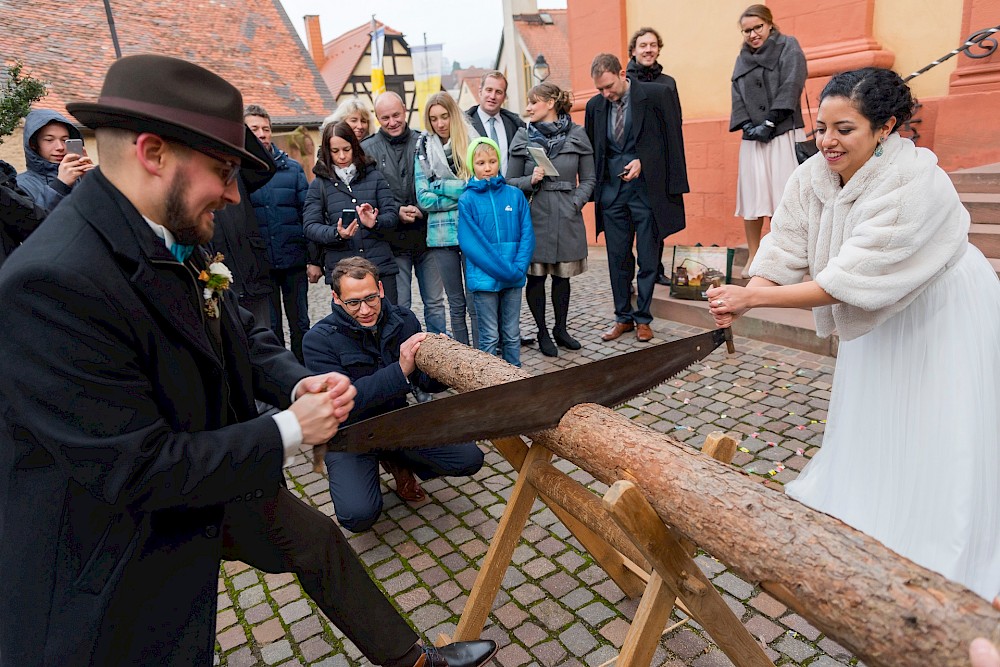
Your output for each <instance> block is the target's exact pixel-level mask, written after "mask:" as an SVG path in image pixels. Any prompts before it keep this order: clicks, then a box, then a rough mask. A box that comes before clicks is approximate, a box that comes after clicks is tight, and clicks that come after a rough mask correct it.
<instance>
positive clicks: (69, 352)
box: [0, 170, 308, 667]
mask: <svg viewBox="0 0 1000 667" xmlns="http://www.w3.org/2000/svg"><path fill="white" fill-rule="evenodd" d="M49 222H50V223H51V224H46V225H42V226H41V227H40V228H39V229H38V230H37V231H36V232H35V233H34V234H33V235H32V236H31V237H30V238H29V239H28V241H27V242H26V243H25V244H24V245H23V246H22V247H21V248H19V249H18V251H17V252H16V253H15V254H14V255H13V256H12V257H11V258H10V259H9V260H8V261H7V263H6V264H5V265H4V267H3V271H0V299H2V303H3V304H4V308H3V309H0V326H3V330H4V332H5V335H4V336H3V337H0V398H2V401H3V412H2V418H0V569H2V571H3V572H5V573H6V575H5V576H6V582H7V585H6V587H5V592H4V595H3V596H0V647H2V654H0V664H2V665H4V666H7V665H18V666H19V667H22V666H25V665H27V666H32V665H64V666H65V665H87V664H103V665H110V664H157V665H192V664H210V661H211V657H212V650H213V646H214V641H215V611H216V595H217V594H216V586H217V581H218V569H219V563H220V554H221V549H222V535H221V526H222V522H223V516H224V511H225V505H226V503H229V502H235V501H237V500H239V499H241V498H243V497H244V496H246V495H248V494H249V496H250V497H255V496H256V497H262V496H264V495H265V494H274V493H276V492H277V489H278V488H279V485H280V484H282V483H283V477H282V471H281V466H282V458H283V452H282V444H281V436H280V433H279V431H278V428H277V426H276V424H275V422H274V420H273V419H272V418H271V417H257V416H256V415H257V412H256V409H255V408H254V402H253V399H254V397H255V396H256V397H259V398H261V399H263V400H267V401H269V402H271V403H273V404H275V405H278V406H287V405H288V404H289V401H290V392H291V391H292V388H293V387H294V386H295V383H296V382H298V381H299V380H300V379H302V378H303V377H305V376H307V375H308V372H307V371H306V370H305V368H303V367H302V366H300V365H299V364H297V363H296V362H295V361H294V357H292V355H291V353H289V352H287V351H286V350H284V349H283V348H281V347H279V346H278V345H277V342H276V340H275V339H274V336H273V334H272V333H271V332H270V331H268V330H266V329H263V328H259V327H253V326H252V317H251V316H250V314H249V313H248V312H247V311H245V310H240V309H239V308H238V307H237V305H236V300H235V296H234V294H233V291H232V290H229V291H227V292H226V293H225V299H224V300H223V303H222V313H221V317H220V319H219V320H218V325H219V338H220V339H221V346H219V345H217V344H215V343H213V341H212V339H211V338H210V334H209V333H208V332H209V329H208V327H207V326H206V324H205V320H204V315H203V303H202V299H201V294H200V293H201V286H200V284H199V283H197V281H196V280H195V277H194V274H193V273H192V272H191V271H189V270H188V269H187V268H186V267H184V266H182V265H181V264H179V263H178V262H176V261H175V260H174V259H173V256H172V255H171V254H170V253H169V252H168V251H167V249H166V247H165V246H164V244H163V242H162V241H161V240H160V239H158V238H157V237H156V236H155V234H154V233H153V232H152V230H151V229H150V228H149V226H148V225H147V224H146V222H145V221H144V220H143V219H142V217H141V216H140V215H139V213H138V212H137V211H136V209H135V208H134V207H133V206H132V204H131V203H130V202H129V201H128V200H127V199H126V198H125V197H124V196H123V195H122V194H121V193H120V192H119V191H118V190H117V189H116V188H115V187H114V186H113V185H112V184H111V183H110V182H109V181H108V180H107V179H106V178H105V177H104V176H103V174H101V172H100V170H95V171H94V172H91V174H89V175H88V177H87V178H86V179H84V180H83V182H82V183H81V184H80V185H79V187H77V188H75V190H74V192H73V194H72V195H70V196H69V197H67V198H66V199H65V200H64V201H63V202H62V204H61V205H60V206H59V207H58V209H57V210H56V211H54V212H53V213H52V214H51V215H50V216H49ZM196 252H197V251H196Z"/></svg>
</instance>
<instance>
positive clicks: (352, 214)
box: [340, 208, 358, 229]
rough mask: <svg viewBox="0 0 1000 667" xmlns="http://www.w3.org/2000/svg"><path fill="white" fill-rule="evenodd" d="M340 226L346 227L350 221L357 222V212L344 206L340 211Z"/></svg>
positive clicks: (349, 224)
mask: <svg viewBox="0 0 1000 667" xmlns="http://www.w3.org/2000/svg"><path fill="white" fill-rule="evenodd" d="M340 219H341V223H340V224H341V226H342V227H343V228H344V229H347V228H348V227H350V226H351V223H352V222H357V220H358V212H357V211H356V210H354V209H353V208H345V209H344V210H342V211H341V212H340Z"/></svg>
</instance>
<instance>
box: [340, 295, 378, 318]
mask: <svg viewBox="0 0 1000 667" xmlns="http://www.w3.org/2000/svg"><path fill="white" fill-rule="evenodd" d="M381 298H382V297H381V296H380V295H379V293H378V292H375V293H374V294H369V295H368V296H366V297H362V298H360V299H344V300H342V301H341V302H340V303H342V304H343V305H344V308H345V309H347V310H349V311H351V312H352V313H353V312H354V311H356V310H360V309H361V304H365V305H366V306H368V307H369V308H374V307H375V304H376V303H378V301H379V299H381Z"/></svg>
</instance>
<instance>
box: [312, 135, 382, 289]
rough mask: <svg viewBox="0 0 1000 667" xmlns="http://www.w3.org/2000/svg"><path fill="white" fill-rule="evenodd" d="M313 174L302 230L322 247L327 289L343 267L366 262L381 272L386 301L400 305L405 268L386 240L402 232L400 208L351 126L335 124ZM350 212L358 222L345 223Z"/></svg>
mask: <svg viewBox="0 0 1000 667" xmlns="http://www.w3.org/2000/svg"><path fill="white" fill-rule="evenodd" d="M313 173H314V174H316V176H317V178H315V179H313V182H312V184H311V185H310V186H309V192H308V193H307V194H306V205H305V210H304V213H303V222H302V228H303V231H304V233H305V235H306V238H307V239H308V240H310V241H314V242H316V243H319V244H320V245H321V246H322V253H323V258H324V259H323V268H324V274H325V275H326V281H327V283H329V282H330V273H331V271H332V270H333V267H334V266H336V265H337V262H339V261H340V260H342V259H344V258H345V257H364V258H365V259H367V260H368V261H370V262H371V263H372V264H374V265H375V266H377V267H378V271H379V275H380V276H381V277H382V287H383V288H384V290H385V298H386V299H388V300H389V301H390V302H392V303H396V301H397V293H396V273H398V272H399V268H398V267H397V266H396V260H395V258H394V257H393V255H392V248H390V247H389V242H388V241H387V240H386V238H385V234H387V233H389V232H391V231H392V230H393V229H395V228H396V225H397V223H398V222H399V207H398V205H397V204H396V200H395V199H394V198H393V196H392V190H390V189H389V183H388V182H387V181H386V180H385V178H384V177H383V176H382V174H380V173H379V171H378V170H377V169H376V168H375V163H374V162H373V161H372V160H371V158H369V157H368V156H366V155H365V152H364V150H362V148H361V144H359V143H358V138H357V135H355V133H354V130H353V129H351V126H350V125H348V124H347V123H344V122H340V123H334V124H331V125H328V126H327V127H326V128H325V129H324V130H323V137H322V140H321V142H320V148H319V160H317V162H316V166H315V167H313ZM348 211H354V212H355V213H356V217H355V219H354V220H353V221H352V220H349V219H345V217H344V213H345V212H348ZM347 217H348V218H351V217H354V216H351V215H350V214H348V216H347Z"/></svg>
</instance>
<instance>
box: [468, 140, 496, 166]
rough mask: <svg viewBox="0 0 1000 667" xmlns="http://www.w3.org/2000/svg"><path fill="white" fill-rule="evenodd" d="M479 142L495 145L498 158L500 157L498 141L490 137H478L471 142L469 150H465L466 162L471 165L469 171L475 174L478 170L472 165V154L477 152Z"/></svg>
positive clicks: (494, 148)
mask: <svg viewBox="0 0 1000 667" xmlns="http://www.w3.org/2000/svg"><path fill="white" fill-rule="evenodd" d="M479 144H489V145H490V146H492V147H493V150H495V151H496V152H497V159H498V160H499V159H500V147H499V146H497V142H495V141H493V140H492V139H490V138H488V137H476V138H475V139H473V140H472V141H470V142H469V150H467V151H465V164H466V166H468V167H469V173H470V174H473V175H475V173H476V170H475V169H473V167H472V156H473V155H475V153H476V146H478V145H479Z"/></svg>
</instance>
